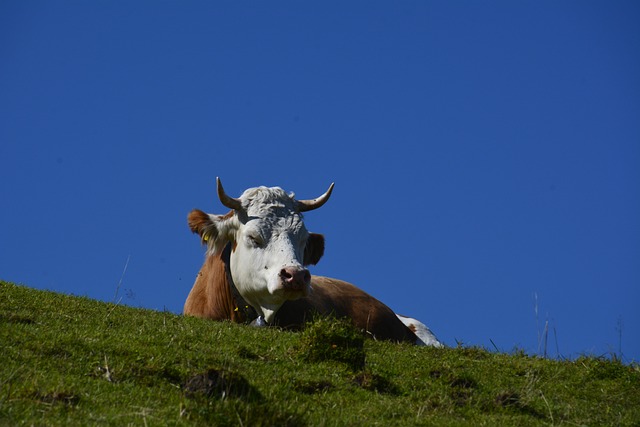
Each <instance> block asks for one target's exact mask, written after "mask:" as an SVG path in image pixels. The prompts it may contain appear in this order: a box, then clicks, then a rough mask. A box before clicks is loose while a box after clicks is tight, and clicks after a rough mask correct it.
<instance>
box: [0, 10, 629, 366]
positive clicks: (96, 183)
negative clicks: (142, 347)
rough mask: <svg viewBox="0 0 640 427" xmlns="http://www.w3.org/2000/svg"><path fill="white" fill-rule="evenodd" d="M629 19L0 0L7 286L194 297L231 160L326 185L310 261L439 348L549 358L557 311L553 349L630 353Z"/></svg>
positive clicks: (0, 219) (0, 248) (0, 260)
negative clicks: (198, 221) (430, 335)
mask: <svg viewBox="0 0 640 427" xmlns="http://www.w3.org/2000/svg"><path fill="white" fill-rule="evenodd" d="M639 23H640V3H638V2H637V1H626V2H625V1H596V2H594V1H575V2H572V1H563V2H545V1H542V2H541V1H517V2H513V1H502V2H435V1H433V2H432V1H407V2H377V1H354V2H326V1H323V2H298V1H296V2H231V1H224V2H222V1H221V2H217V1H216V2H213V1H211V2H209V1H206V2H205V1H202V2H169V1H161V2H159V1H152V2H144V1H134V2H125V1H109V2H98V1H90V2H86V1H73V2H70V1H59V2H48V1H42V2H38V1H12V0H5V1H2V2H0V198H1V199H0V200H1V208H0V278H1V279H4V280H9V281H13V282H17V283H23V284H25V285H28V286H32V287H36V288H42V289H51V290H54V291H59V292H65V293H72V294H76V295H86V296H88V297H91V298H97V299H100V300H105V301H113V300H114V298H117V299H118V300H120V299H122V300H121V303H123V304H129V305H133V306H140V307H146V308H152V309H159V310H162V309H167V310H170V311H172V312H176V313H179V312H181V310H182V305H183V303H184V300H185V298H186V296H187V294H188V292H189V290H190V288H191V285H192V284H193V281H194V278H195V275H196V273H197V272H198V270H199V268H200V266H201V264H202V261H203V249H202V248H201V247H200V245H199V241H198V238H197V237H196V236H194V235H192V234H191V232H190V231H189V229H188V227H187V224H186V216H187V213H188V212H189V211H190V210H191V209H193V208H200V209H203V210H206V211H207V212H213V213H225V212H226V211H227V209H226V208H223V207H222V206H221V204H220V203H219V201H218V200H217V197H216V195H215V177H216V176H220V177H221V178H222V179H223V182H224V183H225V188H226V189H227V191H228V192H229V193H230V194H232V195H240V194H241V192H242V191H243V190H245V189H246V188H248V187H253V186H257V185H268V186H276V185H277V186H280V187H283V188H284V189H286V190H288V191H294V192H295V193H296V194H297V195H298V196H299V197H301V198H311V197H315V196H317V195H319V194H320V193H322V192H324V191H325V190H326V189H327V187H328V185H329V184H330V183H331V182H334V181H335V183H336V187H335V191H334V193H333V196H332V198H331V200H330V201H329V203H328V204H327V205H325V206H324V207H323V208H322V209H320V210H318V211H314V212H310V213H308V214H307V215H306V221H307V226H308V228H309V229H310V230H311V231H314V232H319V233H323V234H324V235H325V237H326V240H327V250H326V255H325V257H324V259H323V260H322V261H321V262H320V263H319V264H318V265H317V266H316V267H314V268H313V270H312V272H313V273H315V274H320V275H326V276H331V277H337V278H341V279H344V280H347V281H350V282H352V283H354V284H356V285H358V286H359V287H361V288H363V289H364V290H366V291H367V292H369V293H370V294H372V295H374V296H376V297H378V298H379V299H380V300H382V301H383V302H385V303H386V304H387V305H389V306H390V307H391V308H392V309H394V310H395V311H396V312H399V313H403V314H406V315H410V316H413V317H416V318H419V319H421V320H422V321H424V322H425V323H426V324H427V325H429V326H430V327H431V328H432V329H433V331H434V332H435V333H436V334H437V335H438V337H439V338H441V339H442V340H443V341H445V342H446V343H447V344H449V345H454V346H455V345H456V342H462V343H464V344H466V345H479V346H484V347H487V348H489V349H493V348H494V344H495V346H496V347H497V348H499V349H500V350H502V351H512V350H513V349H514V348H519V349H524V350H526V351H527V352H529V353H532V354H534V353H540V352H542V348H540V347H539V345H538V336H539V335H540V334H542V333H543V328H544V324H545V321H548V322H549V335H548V353H549V355H550V356H553V357H555V356H557V355H560V356H563V357H575V356H577V355H580V354H585V353H586V354H594V355H608V354H611V353H618V354H619V350H620V347H621V348H622V352H623V355H624V357H625V360H626V361H631V360H635V361H638V360H640V168H639V166H640V25H639ZM127 260H129V262H128V265H127V268H126V272H125V273H124V277H123V279H122V283H121V286H120V288H119V290H118V295H117V297H116V295H115V294H116V290H117V289H118V283H119V282H120V279H121V277H122V275H123V270H124V268H125V264H126V263H127ZM536 296H537V297H536ZM536 308H537V314H536Z"/></svg>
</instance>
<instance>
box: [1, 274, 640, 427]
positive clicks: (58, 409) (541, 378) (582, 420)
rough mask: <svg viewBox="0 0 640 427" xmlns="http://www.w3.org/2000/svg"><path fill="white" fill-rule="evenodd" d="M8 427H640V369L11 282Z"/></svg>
mask: <svg viewBox="0 0 640 427" xmlns="http://www.w3.org/2000/svg"><path fill="white" fill-rule="evenodd" d="M0 351H1V353H0V425H11V426H13V425H64V426H68V425H69V426H73V425H82V426H85V425H117V426H124V425H149V426H151V425H220V426H225V425H229V426H232V425H233V426H236V425H243V426H261V425H263V426H286V425H292V426H299V425H313V426H316V425H317V426H345V425H348V426H371V425H380V426H388V425H434V426H442V425H444V426H446V425H500V426H502V425H517V426H526V425H637V426H640V370H639V369H638V366H637V365H634V364H632V365H624V364H621V363H619V362H617V361H611V360H604V359H599V358H589V357H584V358H580V359H577V360H575V361H554V360H546V359H541V358H536V357H529V356H526V355H524V354H512V355H509V354H502V353H493V352H488V351H486V350H483V349H479V348H453V349H452V348H449V349H433V348H424V347H413V346H409V345H404V344H391V343H386V342H376V341H373V340H370V339H365V340H363V339H362V336H361V335H360V334H358V333H356V332H354V331H353V329H351V328H350V327H346V326H345V325H344V324H343V323H341V322H338V321H334V320H320V321H317V322H316V323H314V324H313V325H311V326H310V327H309V328H307V329H306V330H305V331H303V332H299V333H294V332H285V331H280V330H277V329H271V328H253V327H249V326H243V325H235V324H231V323H226V322H212V321H207V320H201V319H194V318H186V317H182V316H177V315H174V314H170V313H164V312H156V311H149V310H141V309H135V308H130V307H126V306H119V305H114V304H108V303H102V302H98V301H94V300H90V299H87V298H79V297H73V296H68V295H62V294H57V293H53V292H46V291H38V290H33V289H29V288H27V287H23V286H16V285H13V284H10V283H6V282H0Z"/></svg>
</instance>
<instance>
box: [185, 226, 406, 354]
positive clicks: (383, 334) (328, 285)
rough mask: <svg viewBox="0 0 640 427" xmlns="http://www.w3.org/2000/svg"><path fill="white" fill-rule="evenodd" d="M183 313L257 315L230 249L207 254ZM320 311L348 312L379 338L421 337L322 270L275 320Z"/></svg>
mask: <svg viewBox="0 0 640 427" xmlns="http://www.w3.org/2000/svg"><path fill="white" fill-rule="evenodd" d="M194 231H196V230H194ZM184 314H186V315H190V316H196V317H203V318H209V319H213V320H230V321H232V322H236V323H249V322H251V321H252V320H254V319H253V317H255V314H254V313H253V311H252V310H251V308H250V307H248V306H247V305H246V303H245V302H244V300H242V297H240V295H239V294H238V293H237V291H236V290H235V289H234V285H233V283H232V279H231V275H230V274H229V268H228V250H225V251H223V252H222V253H221V254H219V255H208V256H207V258H206V260H205V262H204V265H203V266H202V268H201V270H200V272H199V273H198V276H197V278H196V281H195V284H194V285H193V288H192V289H191V292H190V293H189V296H188V297H187V301H186V303H185V305H184ZM317 314H320V315H325V316H329V315H333V316H336V317H344V318H348V319H350V320H351V322H352V323H353V325H354V326H355V327H356V328H358V329H361V330H363V331H365V332H366V333H367V334H369V335H370V336H371V337H373V338H375V339H383V340H391V341H397V342H402V341H405V342H411V343H416V341H417V337H416V335H415V334H414V333H413V332H412V331H411V330H410V329H409V328H408V327H407V326H405V325H404V324H403V323H402V322H401V321H400V320H399V319H398V317H397V316H396V315H395V313H394V312H393V311H392V310H391V309H390V308H389V307H387V306H386V305H385V304H383V303H382V302H380V301H378V300H377V299H376V298H374V297H372V296H371V295H369V294H367V293H366V292H364V291H362V290H361V289H359V288H357V287H355V286H354V285H352V284H350V283H347V282H344V281H341V280H337V279H331V278H328V277H321V276H312V277H311V292H310V293H309V295H308V296H306V297H303V298H300V299H297V300H291V301H286V302H285V303H284V305H283V306H282V307H281V308H280V310H278V312H277V313H276V317H275V320H274V321H273V322H272V324H273V325H274V326H280V327H282V328H289V329H299V328H301V327H302V326H303V325H304V324H305V323H306V322H307V321H310V320H312V319H313V317H314V316H315V315H317Z"/></svg>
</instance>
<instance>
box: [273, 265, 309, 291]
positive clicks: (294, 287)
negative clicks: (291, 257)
mask: <svg viewBox="0 0 640 427" xmlns="http://www.w3.org/2000/svg"><path fill="white" fill-rule="evenodd" d="M280 281H281V283H282V287H283V288H284V289H285V290H287V291H302V292H304V293H306V292H307V290H308V289H309V285H310V284H311V273H309V270H307V269H306V268H301V267H284V268H283V269H282V270H280Z"/></svg>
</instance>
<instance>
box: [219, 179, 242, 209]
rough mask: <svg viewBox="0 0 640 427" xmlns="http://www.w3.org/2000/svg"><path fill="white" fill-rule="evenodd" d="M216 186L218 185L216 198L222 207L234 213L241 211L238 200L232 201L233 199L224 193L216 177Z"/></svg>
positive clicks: (240, 204)
mask: <svg viewBox="0 0 640 427" xmlns="http://www.w3.org/2000/svg"><path fill="white" fill-rule="evenodd" d="M216 184H218V198H219V199H220V201H221V202H222V204H223V205H225V206H226V207H228V208H229V209H233V210H236V211H237V210H240V209H242V202H241V201H240V199H234V198H233V197H229V196H227V193H225V192H224V188H223V187H222V182H221V181H220V178H218V177H216Z"/></svg>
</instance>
